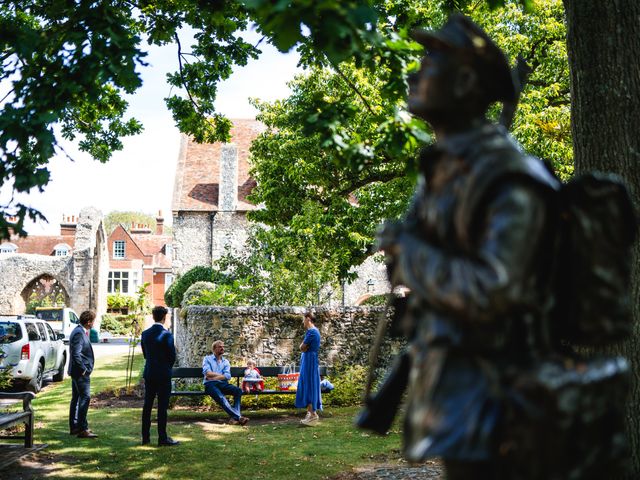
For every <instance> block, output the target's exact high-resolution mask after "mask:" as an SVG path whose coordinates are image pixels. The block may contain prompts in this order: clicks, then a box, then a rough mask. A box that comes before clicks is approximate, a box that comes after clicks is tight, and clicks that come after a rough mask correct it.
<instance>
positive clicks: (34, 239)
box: [2, 235, 75, 255]
mask: <svg viewBox="0 0 640 480" xmlns="http://www.w3.org/2000/svg"><path fill="white" fill-rule="evenodd" d="M9 242H11V243H13V244H14V245H15V246H17V247H18V250H17V251H16V253H31V254H36V255H53V250H54V249H55V247H56V246H57V245H58V244H60V243H66V244H67V245H69V247H71V249H72V250H73V246H74V243H75V236H74V235H29V236H28V237H18V236H12V237H11V239H10V240H9ZM2 243H4V242H2Z"/></svg>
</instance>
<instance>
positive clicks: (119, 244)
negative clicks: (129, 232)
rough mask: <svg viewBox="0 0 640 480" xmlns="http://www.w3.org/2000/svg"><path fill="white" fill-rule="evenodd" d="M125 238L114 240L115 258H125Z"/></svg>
mask: <svg viewBox="0 0 640 480" xmlns="http://www.w3.org/2000/svg"><path fill="white" fill-rule="evenodd" d="M124 254H125V251H124V240H116V241H115V242H113V258H124Z"/></svg>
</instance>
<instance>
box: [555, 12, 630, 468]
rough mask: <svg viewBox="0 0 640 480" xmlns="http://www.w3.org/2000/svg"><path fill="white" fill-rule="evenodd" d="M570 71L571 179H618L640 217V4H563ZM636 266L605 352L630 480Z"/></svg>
mask: <svg viewBox="0 0 640 480" xmlns="http://www.w3.org/2000/svg"><path fill="white" fill-rule="evenodd" d="M563 2H564V7H565V12H566V21H567V49H568V54H569V67H570V70H571V96H572V102H571V121H572V133H573V148H574V158H575V165H576V172H578V173H579V172H584V171H588V170H600V171H608V172H614V173H617V174H619V175H620V176H621V177H622V178H624V180H625V181H626V183H627V186H628V187H629V191H630V193H631V197H632V199H633V202H634V205H635V206H636V211H640V209H639V208H638V207H640V53H639V52H640V1H638V0H604V1H603V0H563ZM639 259H640V246H639V242H638V241H636V244H635V246H634V249H633V260H631V259H630V261H632V262H633V263H632V273H631V292H632V299H633V301H634V305H633V318H634V333H633V335H632V337H631V338H630V339H629V340H628V341H626V342H624V343H622V344H620V345H616V346H615V347H613V348H612V349H611V352H613V353H616V354H621V355H624V356H625V357H626V358H627V359H628V361H629V362H630V364H631V371H632V386H631V394H630V397H629V402H628V407H627V419H626V420H627V433H628V438H629V443H630V449H631V455H632V474H631V478H640V304H639V303H638V300H639V299H640V296H639V295H640V268H639V265H638V260H639Z"/></svg>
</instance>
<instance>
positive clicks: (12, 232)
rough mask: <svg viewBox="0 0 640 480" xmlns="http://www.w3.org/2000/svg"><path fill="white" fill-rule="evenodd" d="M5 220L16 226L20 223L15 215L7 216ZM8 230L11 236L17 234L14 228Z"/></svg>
mask: <svg viewBox="0 0 640 480" xmlns="http://www.w3.org/2000/svg"><path fill="white" fill-rule="evenodd" d="M4 219H5V221H6V222H7V223H13V224H14V225H15V224H16V223H18V220H19V218H18V217H17V216H15V215H7V216H5V217H4ZM8 230H9V236H11V235H14V234H15V233H16V232H15V230H14V228H13V227H8Z"/></svg>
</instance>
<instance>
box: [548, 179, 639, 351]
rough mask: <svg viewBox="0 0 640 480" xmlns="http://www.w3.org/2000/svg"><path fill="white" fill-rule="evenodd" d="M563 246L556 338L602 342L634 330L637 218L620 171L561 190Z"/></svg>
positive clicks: (554, 327)
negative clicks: (633, 261) (632, 284)
mask: <svg viewBox="0 0 640 480" xmlns="http://www.w3.org/2000/svg"><path fill="white" fill-rule="evenodd" d="M559 195H560V202H559V205H560V208H561V220H560V224H561V227H560V228H561V229H562V232H561V245H560V251H559V256H558V265H557V283H556V302H557V303H556V311H555V314H554V315H553V321H552V325H551V333H552V337H553V338H555V339H556V340H559V341H561V342H567V343H569V344H572V345H591V346H600V345H606V344H609V343H611V342H615V341H618V340H620V339H622V338H624V337H626V336H627V335H629V333H630V332H631V326H632V318H631V298H630V292H629V277H630V268H631V246H632V244H633V241H634V239H635V235H636V228H637V224H636V217H635V214H634V209H633V204H632V203H631V199H630V198H629V194H628V192H627V189H626V187H625V186H624V184H623V183H622V181H621V180H620V179H619V178H618V177H616V176H614V175H609V174H607V175H605V174H601V173H588V174H584V175H580V176H577V177H576V178H574V179H573V180H571V181H570V182H568V183H567V184H565V185H563V186H562V187H561V189H560V191H559Z"/></svg>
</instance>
